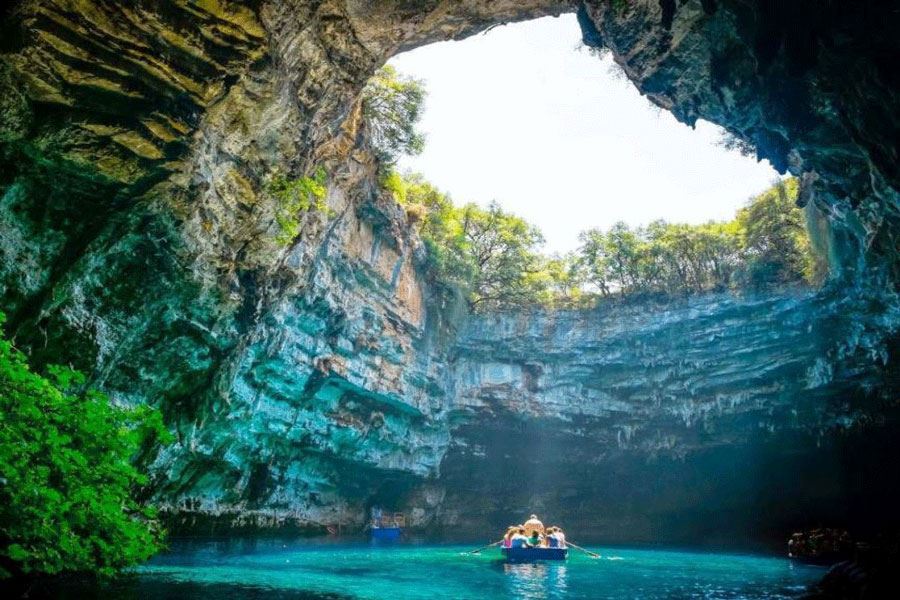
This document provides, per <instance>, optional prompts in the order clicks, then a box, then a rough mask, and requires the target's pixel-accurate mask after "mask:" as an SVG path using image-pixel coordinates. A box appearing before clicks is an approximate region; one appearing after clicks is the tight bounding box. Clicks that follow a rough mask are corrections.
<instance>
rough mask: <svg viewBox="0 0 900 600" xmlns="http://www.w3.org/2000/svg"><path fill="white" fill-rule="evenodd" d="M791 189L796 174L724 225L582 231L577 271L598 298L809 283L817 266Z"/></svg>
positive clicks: (817, 271) (818, 269)
mask: <svg viewBox="0 0 900 600" xmlns="http://www.w3.org/2000/svg"><path fill="white" fill-rule="evenodd" d="M797 193H798V183H797V180H796V179H788V180H786V181H779V182H777V183H776V184H775V185H774V186H773V187H772V188H771V189H769V190H767V191H766V192H764V193H762V194H760V195H759V196H757V197H756V198H754V199H752V200H751V201H750V203H749V204H748V205H747V206H746V207H745V208H743V209H741V211H740V212H739V213H738V216H737V217H736V218H735V219H734V220H732V221H730V222H728V223H716V222H710V223H706V224H703V225H685V224H672V223H666V222H663V221H656V222H654V223H651V224H650V225H648V226H647V227H637V228H631V227H629V226H628V225H626V224H625V223H617V224H616V225H614V226H613V227H612V228H610V229H609V230H607V231H600V230H597V229H592V230H589V231H586V232H584V233H583V234H582V235H581V242H582V245H581V248H580V252H579V254H580V261H581V263H582V268H583V269H584V272H585V273H586V277H587V281H588V282H589V284H590V285H591V286H592V287H593V288H595V289H596V290H597V291H598V292H599V293H600V294H601V295H604V296H608V295H610V294H611V293H612V292H618V293H620V294H622V295H629V294H635V293H664V294H691V293H698V292H703V291H708V290H723V289H729V288H760V287H765V286H772V285H784V284H790V283H799V282H803V281H806V282H808V283H814V282H815V281H817V280H818V279H820V278H821V273H822V272H823V268H822V265H821V261H819V260H817V259H816V258H815V257H814V254H813V252H812V251H811V248H810V243H809V237H808V234H807V231H806V227H805V226H804V217H803V213H802V211H801V210H800V209H799V208H798V207H797V205H796V198H797Z"/></svg>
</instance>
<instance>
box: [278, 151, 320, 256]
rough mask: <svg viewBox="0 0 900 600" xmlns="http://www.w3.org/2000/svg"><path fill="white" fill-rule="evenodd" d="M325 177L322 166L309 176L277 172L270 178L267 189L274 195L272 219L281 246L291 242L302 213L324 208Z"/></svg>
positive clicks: (297, 228) (297, 233)
mask: <svg viewBox="0 0 900 600" xmlns="http://www.w3.org/2000/svg"><path fill="white" fill-rule="evenodd" d="M326 179H327V175H326V173H325V170H324V169H322V168H321V167H320V168H318V169H317V170H316V172H315V173H313V175H312V176H306V177H299V178H297V179H289V178H288V177H286V176H285V175H284V174H283V173H281V172H276V173H274V174H273V175H272V176H271V177H270V178H269V182H268V186H267V188H266V189H267V191H268V192H269V194H270V195H271V196H272V197H273V198H274V199H275V203H276V204H275V221H276V222H277V223H278V229H279V232H278V235H277V236H276V238H275V241H276V242H278V243H279V244H281V245H282V246H287V245H288V244H290V243H291V242H292V241H293V240H294V239H295V238H296V237H297V236H298V235H299V234H300V217H301V216H302V215H303V213H305V212H308V211H321V210H324V209H325V194H326V191H327V190H326V187H325V181H326Z"/></svg>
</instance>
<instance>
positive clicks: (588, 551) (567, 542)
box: [566, 540, 601, 558]
mask: <svg viewBox="0 0 900 600" xmlns="http://www.w3.org/2000/svg"><path fill="white" fill-rule="evenodd" d="M566 545H567V546H572V547H573V548H578V549H579V550H581V551H582V552H584V553H585V554H587V555H589V556H591V557H592V558H601V557H600V555H599V554H597V553H596V552H591V551H590V550H585V549H584V548H582V547H581V546H579V545H578V544H573V543H572V542H570V541H569V540H566Z"/></svg>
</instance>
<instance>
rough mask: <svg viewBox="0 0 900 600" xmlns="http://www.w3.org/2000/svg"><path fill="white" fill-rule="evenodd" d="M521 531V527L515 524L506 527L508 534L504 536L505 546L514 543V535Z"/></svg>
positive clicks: (507, 546)
mask: <svg viewBox="0 0 900 600" xmlns="http://www.w3.org/2000/svg"><path fill="white" fill-rule="evenodd" d="M518 531H519V528H518V527H516V526H515V525H510V526H509V527H507V528H506V535H504V536H503V547H504V548H509V547H510V546H511V544H512V538H513V536H514V535H515V534H516V533H517V532H518Z"/></svg>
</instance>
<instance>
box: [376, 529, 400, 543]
mask: <svg viewBox="0 0 900 600" xmlns="http://www.w3.org/2000/svg"><path fill="white" fill-rule="evenodd" d="M371 531H372V539H373V540H396V539H400V532H401V529H400V528H399V527H373V528H372V530H371Z"/></svg>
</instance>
